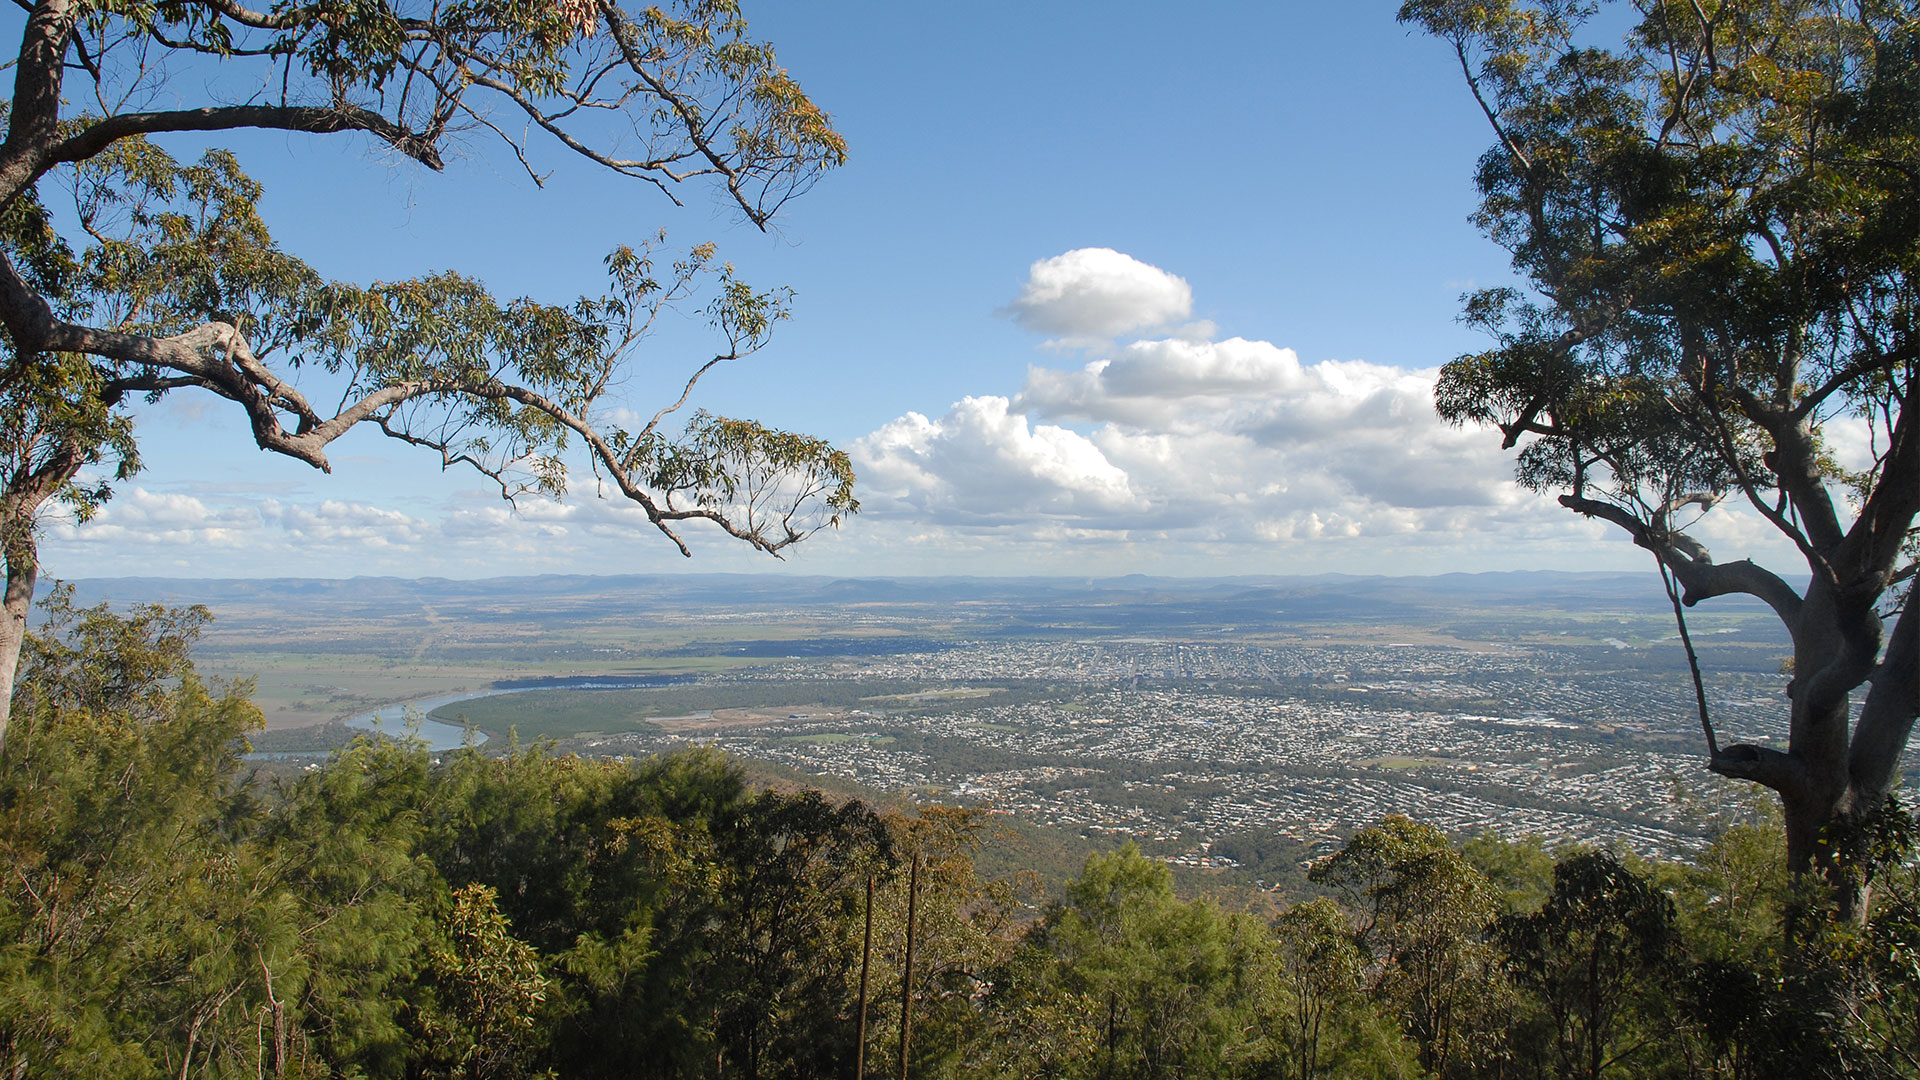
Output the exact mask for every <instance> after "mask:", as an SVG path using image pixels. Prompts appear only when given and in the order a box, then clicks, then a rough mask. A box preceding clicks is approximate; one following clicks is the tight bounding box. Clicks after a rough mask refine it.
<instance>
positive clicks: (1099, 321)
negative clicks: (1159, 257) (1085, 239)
mask: <svg viewBox="0 0 1920 1080" xmlns="http://www.w3.org/2000/svg"><path fill="white" fill-rule="evenodd" d="M1008 310H1009V311H1010V312H1011V313H1012V315H1013V317H1014V319H1015V320H1016V321H1017V322H1019V323H1020V325H1022V326H1024V327H1026V328H1027V329H1029V330H1034V331H1037V332H1039V333H1042V334H1048V335H1052V336H1055V337H1059V338H1065V339H1069V340H1089V339H1092V340H1098V339H1106V338H1111V337H1114V336H1115V335H1118V334H1124V333H1126V332H1128V331H1132V330H1142V329H1145V328H1148V327H1154V326H1164V325H1166V324H1168V323H1171V322H1175V321H1177V320H1180V319H1184V318H1186V317H1187V316H1188V315H1190V314H1191V313H1192V312H1193V289H1192V288H1191V287H1190V286H1188V285H1187V283H1186V281H1185V279H1183V278H1179V277H1175V276H1174V275H1172V274H1169V273H1167V272H1166V271H1165V270H1162V269H1160V268H1159V267H1157V266H1149V265H1148V264H1146V263H1143V262H1141V261H1140V260H1138V259H1135V258H1133V257H1132V256H1131V255H1123V254H1121V253H1120V252H1118V251H1115V250H1113V249H1112V248H1077V249H1075V250H1073V251H1069V252H1067V253H1065V254H1063V255H1055V256H1054V257H1053V258H1051V259H1041V260H1040V261H1039V262H1036V263H1034V264H1033V266H1032V267H1031V268H1029V270H1028V271H1027V283H1026V286H1025V287H1024V288H1022V289H1021V290H1020V295H1019V296H1018V297H1016V298H1015V299H1014V301H1013V303H1012V304H1011V305H1009V308H1008Z"/></svg>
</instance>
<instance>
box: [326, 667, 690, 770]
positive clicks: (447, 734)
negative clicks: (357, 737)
mask: <svg viewBox="0 0 1920 1080" xmlns="http://www.w3.org/2000/svg"><path fill="white" fill-rule="evenodd" d="M691 681H693V680H692V677H691V676H687V675H628V676H585V677H575V678H555V679H532V680H524V681H516V682H515V683H513V684H511V685H506V686H500V685H495V686H491V687H488V688H487V689H485V690H466V691H462V692H460V693H457V694H439V695H436V696H434V697H425V698H415V699H414V700H412V701H401V702H396V703H394V704H392V705H386V706H382V707H381V708H378V709H375V710H374V711H372V712H370V713H361V714H360V715H359V716H356V717H353V718H352V719H350V720H348V721H347V726H348V727H350V728H358V729H360V730H361V731H373V732H378V733H380V734H382V735H391V736H394V737H396V738H398V737H401V736H405V735H412V736H413V737H414V738H416V739H419V740H420V741H421V742H423V743H425V744H426V745H427V749H428V750H432V751H435V752H439V751H442V750H458V749H459V748H461V747H462V746H468V745H472V746H479V745H480V744H481V743H484V742H486V741H487V733H486V732H484V731H481V730H480V729H479V728H473V727H463V726H461V725H459V724H449V723H447V722H445V721H444V720H435V719H433V718H432V715H433V712H434V710H436V709H440V708H443V707H445V706H448V705H452V704H454V703H455V702H460V701H473V700H475V699H478V698H488V697H499V696H500V695H501V694H524V693H526V692H527V691H529V690H645V689H650V688H653V687H660V686H674V685H678V684H681V683H687V682H691ZM410 717H411V718H412V719H411V721H410V720H409V718H410Z"/></svg>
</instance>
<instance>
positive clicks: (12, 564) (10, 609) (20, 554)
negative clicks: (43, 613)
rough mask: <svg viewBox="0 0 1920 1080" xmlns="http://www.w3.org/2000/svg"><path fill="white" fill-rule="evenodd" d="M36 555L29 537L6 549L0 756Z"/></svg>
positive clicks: (23, 639)
mask: <svg viewBox="0 0 1920 1080" xmlns="http://www.w3.org/2000/svg"><path fill="white" fill-rule="evenodd" d="M37 555H38V552H37V551H36V545H35V544H34V541H33V536H32V534H31V533H25V534H22V535H16V536H15V537H13V538H12V539H11V541H10V542H9V543H8V544H7V545H6V556H7V591H6V596H5V602H4V603H5V609H6V610H5V613H4V616H0V753H4V752H5V750H6V741H7V722H8V721H9V720H11V719H12V717H13V680H14V677H15V675H16V674H18V672H19V670H20V647H21V646H22V645H24V644H25V643H26V638H27V615H28V614H29V613H30V612H31V611H32V609H33V587H34V584H35V583H36V582H37V581H38V580H39V577H40V566H39V562H38V560H37V558H36V556H37Z"/></svg>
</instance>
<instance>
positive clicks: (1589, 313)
mask: <svg viewBox="0 0 1920 1080" xmlns="http://www.w3.org/2000/svg"><path fill="white" fill-rule="evenodd" d="M1596 15H1599V16H1604V19H1603V20H1601V21H1596V20H1595V18H1594V17H1595V16H1596ZM1400 17H1401V19H1402V20H1403V21H1406V22H1410V23H1413V24H1415V25H1418V26H1420V27H1421V28H1423V29H1425V30H1426V31H1428V32H1429V33H1431V34H1433V35H1434V36H1436V37H1438V38H1439V39H1441V40H1442V41H1444V42H1446V43H1447V44H1448V45H1450V46H1451V47H1452V48H1453V49H1454V51H1455V53H1456V55H1457V57H1458V60H1459V63H1460V67H1461V71H1462V73H1463V74H1464V76H1465V78H1466V81H1467V85H1468V89H1469V90H1470V91H1471V94H1472V97H1473V99H1474V100H1475V101H1476V102H1477V103H1478V104H1479V106H1480V107H1481V109H1482V110H1483V111H1484V113H1485V115H1486V118H1487V120H1488V121H1489V123H1490V124H1491V126H1492V128H1493V132H1494V136H1495V139H1494V146H1493V148H1492V149H1491V150H1489V151H1488V152H1487V153H1486V155H1485V156H1483V157H1482V158H1481V160H1480V165H1479V169H1478V172H1477V174H1476V182H1477V184H1478V187H1479V190H1480V194H1481V204H1480V210H1479V212H1478V214H1477V216H1476V220H1477V222H1478V224H1479V225H1480V226H1481V228H1482V229H1484V230H1485V231H1486V233H1487V234H1488V235H1489V236H1490V237H1491V238H1492V239H1493V240H1494V241H1496V242H1497V243H1499V244H1501V245H1502V246H1504V247H1506V248H1507V249H1508V250H1509V251H1511V252H1512V253H1513V265H1514V269H1515V271H1516V272H1517V275H1518V277H1519V278H1520V281H1521V285H1520V286H1519V287H1501V288H1493V289H1485V290H1481V291H1478V292H1475V293H1473V294H1470V295H1469V296H1468V297H1467V298H1466V306H1465V319H1466V321H1467V322H1468V323H1469V324H1471V325H1474V326H1476V327H1479V328H1481V329H1483V330H1485V331H1486V332H1487V333H1489V334H1490V335H1491V336H1492V338H1493V340H1494V342H1495V344H1494V347H1493V348H1491V349H1489V350H1487V351H1486V352H1483V353H1480V354H1478V355H1472V356H1464V357H1461V358H1460V359H1458V360H1455V361H1454V362H1452V363H1450V364H1448V365H1447V366H1446V368H1445V369H1444V370H1443V372H1442V374H1441V378H1440V381H1439V385H1438V389H1437V399H1438V406H1439V410H1440V412H1441V414H1442V415H1443V416H1445V417H1447V418H1448V419H1450V420H1452V421H1454V422H1456V423H1475V424H1488V425H1492V426H1495V427H1497V428H1498V429H1499V430H1500V432H1501V434H1502V435H1503V436H1504V440H1505V445H1506V446H1507V447H1509V448H1514V447H1517V448H1519V459H1518V476H1519V479H1520V481H1521V483H1523V484H1524V485H1526V486H1527V487H1530V488H1532V489H1534V490H1536V491H1541V492H1553V493H1557V494H1558V498H1559V502H1560V504H1561V505H1562V506H1564V507H1566V508H1567V509H1569V510H1572V511H1573V512H1575V513H1578V514H1581V515H1584V516H1586V517H1589V518H1594V519H1597V520H1600V521H1605V522H1610V523H1612V524H1614V525H1616V526H1618V527H1619V528H1620V529H1622V530H1624V531H1625V532H1626V534H1627V535H1628V536H1629V537H1630V538H1631V539H1632V540H1633V542H1634V543H1635V544H1637V545H1639V546H1640V547H1642V548H1644V549H1646V550H1647V551H1649V552H1651V553H1652V554H1653V556H1654V558H1655V559H1656V560H1657V561H1658V563H1659V566H1660V568H1661V571H1662V573H1663V575H1664V576H1665V577H1666V580H1667V581H1668V588H1669V592H1670V594H1671V595H1672V596H1673V598H1674V600H1675V612H1676V615H1677V616H1678V617H1679V618H1680V620H1681V628H1682V631H1683V638H1684V630H1685V618H1684V606H1691V605H1694V604H1698V603H1701V602H1703V601H1707V600H1711V599H1713V598H1715V597H1720V596H1726V595H1730V594H1742V593H1744V594H1747V595H1751V596H1755V597H1758V598H1759V599H1761V600H1762V601H1764V602H1765V603H1767V604H1768V605H1769V606H1771V607H1772V609H1773V610H1774V612H1775V613H1776V614H1777V615H1778V616H1779V618H1780V620H1781V622H1782V623H1783V624H1784V625H1785V627H1786V629H1787V631H1788V633H1789V634H1790V635H1791V637H1792V641H1793V662H1792V679H1791V681H1790V682H1789V683H1788V684H1787V687H1786V691H1787V693H1786V696H1787V699H1788V704H1787V706H1786V708H1787V710H1788V712H1789V717H1788V721H1789V724H1788V726H1789V730H1790V739H1789V743H1788V745H1787V747H1785V748H1784V749H1781V748H1776V747H1769V746H1761V745H1756V744H1753V743H1736V744H1733V745H1724V746H1723V745H1720V744H1719V742H1718V740H1717V738H1716V736H1715V734H1714V731H1713V727H1712V724H1711V721H1710V717H1709V716H1708V714H1707V710H1706V707H1705V699H1704V694H1702V695H1700V697H1701V716H1702V722H1703V728H1704V731H1705V736H1706V741H1707V750H1708V754H1709V759H1708V765H1709V767H1710V768H1711V769H1712V770H1713V771H1715V772H1717V773H1721V774H1723V775H1726V776H1731V777H1736V778H1741V779H1746V780H1751V781H1754V782H1756V783H1759V784H1762V785H1765V786H1766V787H1767V788H1770V789H1772V790H1773V791H1775V792H1777V793H1778V795H1779V798H1780V800H1781V804H1782V807H1783V809H1784V817H1785V830H1786V834H1787V840H1788V853H1789V862H1790V864H1791V865H1792V867H1793V868H1794V870H1795V871H1796V872H1799V873H1805V872H1807V871H1809V870H1810V869H1813V868H1814V867H1815V866H1816V865H1820V866H1826V865H1829V864H1830V863H1831V860H1830V859H1828V858H1827V857H1826V856H1825V855H1823V854H1822V853H1821V849H1820V848H1819V845H1818V843H1817V839H1818V837H1819V835H1820V833H1821V830H1822V828H1823V827H1824V826H1825V825H1826V824H1827V823H1828V822H1829V821H1830V820H1831V819H1833V818H1834V817H1835V816H1836V815H1848V814H1854V813H1861V812H1868V811H1871V810H1872V809H1874V808H1876V807H1878V806H1879V805H1880V804H1881V802H1882V801H1883V800H1884V799H1885V797H1886V794H1887V792H1888V791H1889V789H1890V788H1891V787H1892V786H1893V784H1894V783H1895V782H1896V780H1897V778H1898V772H1899V770H1898V765H1899V761H1900V757H1901V753H1902V751H1903V750H1904V749H1905V747H1906V744H1907V739H1908V736H1909V733H1910V732H1911V730H1912V727H1913V722H1914V718H1915V716H1916V713H1920V673H1917V672H1916V667H1917V666H1920V665H1917V664H1916V655H1920V614H1916V613H1915V610H1914V605H1913V604H1912V603H1910V602H1909V598H1910V596H1911V593H1910V588H1911V583H1912V580H1913V576H1914V572H1915V555H1916V543H1915V531H1914V518H1915V513H1916V511H1917V510H1920V430H1917V429H1920V419H1917V418H1916V417H1915V415H1914V410H1913V408H1912V407H1911V406H1912V404H1913V401H1912V399H1913V395H1914V392H1915V375H1916V371H1920V326H1916V320H1917V319H1920V303H1917V301H1920V298H1917V297H1916V294H1915V286H1914V283H1913V271H1914V269H1915V267H1916V263H1920V184H1916V179H1915V178H1916V176H1920V5H1916V4H1914V3H1912V2H1911V0H1894V2H1889V0H1868V2H1864V3H1854V2H1848V3H1837V2H1825V0H1635V2H1634V3H1632V4H1631V5H1630V6H1629V5H1626V4H1597V3H1589V2H1581V0H1532V2H1529V0H1495V2H1491V3H1487V2H1473V3H1468V2H1465V0H1410V2H1408V3H1405V4H1404V5H1403V6H1402V7H1401V9H1400ZM1602 25H1604V26H1606V27H1609V28H1614V29H1610V30H1608V31H1606V32H1603V31H1602V29H1601V26H1602ZM1620 26H1627V27H1628V29H1627V32H1626V35H1625V37H1624V39H1621V38H1618V37H1615V36H1613V35H1614V34H1615V33H1617V28H1618V27H1620ZM1842 432H1844V433H1845V434H1846V437H1847V439H1848V441H1849V443H1850V444H1853V445H1851V446H1850V448H1849V452H1848V454H1847V455H1846V456H1845V457H1844V459H1843V458H1842V457H1841V456H1839V455H1838V454H1837V452H1836V451H1837V450H1838V449H1839V446H1838V439H1839V437H1840V433H1842ZM1728 505H1738V506H1740V507H1742V508H1743V509H1744V510H1745V511H1746V512H1747V513H1748V514H1750V515H1752V516H1753V517H1754V518H1756V519H1757V520H1758V521H1760V522H1762V523H1764V524H1765V525H1766V526H1769V527H1771V529H1772V530H1774V531H1775V532H1777V533H1778V535H1779V536H1781V537H1783V538H1784V539H1785V540H1786V541H1787V542H1789V543H1790V544H1791V545H1792V546H1793V548H1794V549H1795V550H1797V551H1798V552H1799V554H1800V557H1801V558H1802V560H1803V561H1804V563H1805V566H1806V570H1807V573H1808V575H1809V576H1808V581H1807V583H1806V584H1805V585H1804V586H1799V585H1796V584H1795V583H1792V582H1789V581H1788V580H1787V579H1786V578H1783V577H1782V576H1780V575H1778V574H1776V573H1774V572H1772V571H1770V570H1768V569H1765V568H1763V567H1761V566H1760V565H1758V564H1757V563H1755V562H1753V561H1751V560H1749V559H1737V560H1732V561H1727V560H1719V559H1716V558H1715V557H1714V556H1713V555H1712V554H1711V553H1710V552H1709V550H1708V548H1707V546H1706V545H1705V544H1704V543H1702V542H1701V540H1700V539H1699V537H1698V535H1697V530H1698V528H1699V526H1700V525H1701V524H1702V522H1703V521H1710V520H1712V519H1713V518H1715V517H1718V516H1722V515H1724V514H1725V513H1726V509H1725V508H1726V507H1727V506H1728ZM1889 624H1890V625H1891V630H1890V631H1889V629H1888V627H1889ZM1689 655H1690V656H1691V648H1690V646H1689ZM1697 686H1698V684H1697V682H1696V688H1697ZM1863 691H1864V695H1863V696H1857V695H1862V692H1863ZM1856 704H1858V705H1859V707H1860V708H1859V714H1858V718H1857V720H1856V719H1855V717H1854V706H1855V705H1856ZM1840 891H1842V892H1847V893H1851V891H1852V890H1851V889H1849V888H1847V887H1845V886H1844V884H1842V887H1841V889H1840ZM1858 899H1859V898H1858V897H1857V896H1852V895H1849V896H1846V897H1843V898H1842V906H1843V908H1846V909H1848V910H1850V911H1852V912H1853V914H1854V915H1855V916H1856V917H1864V914H1865V912H1864V907H1863V906H1862V905H1860V904H1858V903H1857V902H1856V901H1857V900H1858Z"/></svg>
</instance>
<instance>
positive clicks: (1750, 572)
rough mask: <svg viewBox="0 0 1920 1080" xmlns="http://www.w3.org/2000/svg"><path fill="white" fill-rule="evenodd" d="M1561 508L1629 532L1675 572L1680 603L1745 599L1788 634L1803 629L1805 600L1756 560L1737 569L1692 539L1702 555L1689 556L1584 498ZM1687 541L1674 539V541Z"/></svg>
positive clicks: (1570, 498) (1568, 499) (1567, 500)
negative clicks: (1762, 607)
mask: <svg viewBox="0 0 1920 1080" xmlns="http://www.w3.org/2000/svg"><path fill="white" fill-rule="evenodd" d="M1560 505H1561V506H1564V507H1566V508H1567V509H1569V510H1572V511H1573V512H1575V513H1577V514H1582V515H1584V516H1586V517H1592V518H1599V519H1601V520H1602V521H1610V522H1612V523H1613V524H1615V525H1618V526H1619V527H1620V528H1622V529H1625V530H1626V531H1627V533H1628V535H1630V536H1631V537H1632V538H1633V542H1634V543H1635V544H1637V545H1639V546H1640V547H1643V548H1645V549H1646V550H1648V551H1651V552H1653V554H1654V555H1655V556H1656V557H1658V558H1659V559H1660V561H1661V562H1662V563H1663V564H1664V565H1666V566H1667V567H1669V568H1670V569H1672V571H1673V576H1674V577H1675V578H1676V579H1678V580H1679V582H1680V584H1681V586H1682V587H1683V588H1684V589H1685V593H1684V594H1683V595H1682V597H1681V602H1682V603H1684V604H1686V606H1688V607H1692V606H1694V605H1695V604H1698V603H1699V602H1700V601H1702V600H1710V599H1712V598H1713V597H1716V596H1726V595H1729V594H1732V593H1744V594H1746V595H1748V596H1755V597H1758V598H1759V599H1760V600H1762V601H1764V602H1765V603H1766V605H1767V606H1768V607H1770V608H1772V609H1773V611H1774V614H1776V615H1778V616H1779V617H1780V621H1781V622H1783V623H1785V624H1786V625H1787V627H1788V629H1789V630H1791V629H1792V628H1793V627H1794V626H1796V625H1798V623H1799V619H1800V608H1801V599H1800V594H1799V593H1797V592H1795V591H1794V590H1793V586H1791V585H1788V584H1787V583H1786V582H1785V581H1783V580H1782V579H1781V578H1780V577H1779V576H1778V575H1776V574H1774V573H1773V572H1772V571H1771V570H1768V569H1766V568H1764V567H1762V566H1760V565H1759V564H1758V563H1755V562H1754V561H1753V560H1751V559H1742V560H1740V561H1739V562H1732V563H1715V562H1711V561H1709V560H1708V558H1707V552H1706V549H1705V548H1704V547H1701V546H1700V545H1699V544H1698V543H1694V542H1692V540H1691V538H1690V537H1689V538H1688V541H1689V542H1690V543H1692V547H1693V549H1694V550H1695V551H1697V552H1698V554H1697V555H1692V556H1689V555H1688V554H1687V553H1685V552H1683V551H1682V550H1680V548H1679V547H1678V546H1676V545H1675V544H1674V542H1673V539H1672V538H1667V537H1660V536H1656V535H1655V534H1654V532H1653V529H1652V528H1651V527H1650V526H1648V525H1647V523H1646V522H1643V521H1641V520H1640V519H1638V518H1636V517H1634V516H1633V515H1632V514H1630V513H1628V512H1627V511H1625V510H1623V509H1621V508H1620V507H1618V506H1615V505H1613V504H1612V503H1608V502H1601V501H1599V500H1597V499H1588V498H1585V497H1583V496H1579V495H1562V496H1560ZM1683 535H1684V534H1680V533H1675V534H1672V537H1679V536H1683Z"/></svg>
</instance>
